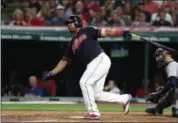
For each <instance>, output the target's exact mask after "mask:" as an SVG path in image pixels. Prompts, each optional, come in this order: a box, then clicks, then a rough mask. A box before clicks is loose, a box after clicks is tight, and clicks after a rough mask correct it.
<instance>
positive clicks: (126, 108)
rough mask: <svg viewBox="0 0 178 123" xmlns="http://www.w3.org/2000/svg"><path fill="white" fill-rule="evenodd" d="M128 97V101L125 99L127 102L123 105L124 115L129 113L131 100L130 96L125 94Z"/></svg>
mask: <svg viewBox="0 0 178 123" xmlns="http://www.w3.org/2000/svg"><path fill="white" fill-rule="evenodd" d="M127 95H128V99H127V102H126V103H125V104H124V106H123V107H124V114H128V113H129V109H130V100H131V98H132V96H131V95H130V94H127Z"/></svg>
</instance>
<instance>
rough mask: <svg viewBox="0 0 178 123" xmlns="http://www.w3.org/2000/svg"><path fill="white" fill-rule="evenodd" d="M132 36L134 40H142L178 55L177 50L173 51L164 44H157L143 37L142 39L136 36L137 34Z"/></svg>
mask: <svg viewBox="0 0 178 123" xmlns="http://www.w3.org/2000/svg"><path fill="white" fill-rule="evenodd" d="M131 36H132V37H133V38H136V39H140V40H142V41H145V42H148V43H151V44H153V45H154V46H157V47H160V48H164V49H166V50H169V51H171V52H174V53H177V54H178V51H177V50H175V49H173V48H170V47H167V46H165V45H162V44H160V43H156V42H153V41H150V40H147V39H145V38H142V37H140V36H139V35H136V34H133V33H132V34H131Z"/></svg>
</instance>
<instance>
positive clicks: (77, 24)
mask: <svg viewBox="0 0 178 123" xmlns="http://www.w3.org/2000/svg"><path fill="white" fill-rule="evenodd" d="M69 23H74V25H75V27H77V28H81V27H82V20H81V18H80V17H79V16H76V15H71V16H70V17H69V18H68V20H67V21H66V24H69Z"/></svg>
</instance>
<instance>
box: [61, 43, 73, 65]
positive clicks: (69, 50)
mask: <svg viewBox="0 0 178 123" xmlns="http://www.w3.org/2000/svg"><path fill="white" fill-rule="evenodd" d="M62 58H63V59H65V60H68V61H70V62H71V61H72V58H73V52H72V43H71V42H70V43H69V45H68V47H67V50H66V53H65V55H64V56H63V57H62Z"/></svg>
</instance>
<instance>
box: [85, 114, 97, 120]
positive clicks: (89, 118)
mask: <svg viewBox="0 0 178 123" xmlns="http://www.w3.org/2000/svg"><path fill="white" fill-rule="evenodd" d="M83 117H84V119H88V120H99V119H100V116H98V115H96V114H89V113H88V114H86V115H84V116H83Z"/></svg>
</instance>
